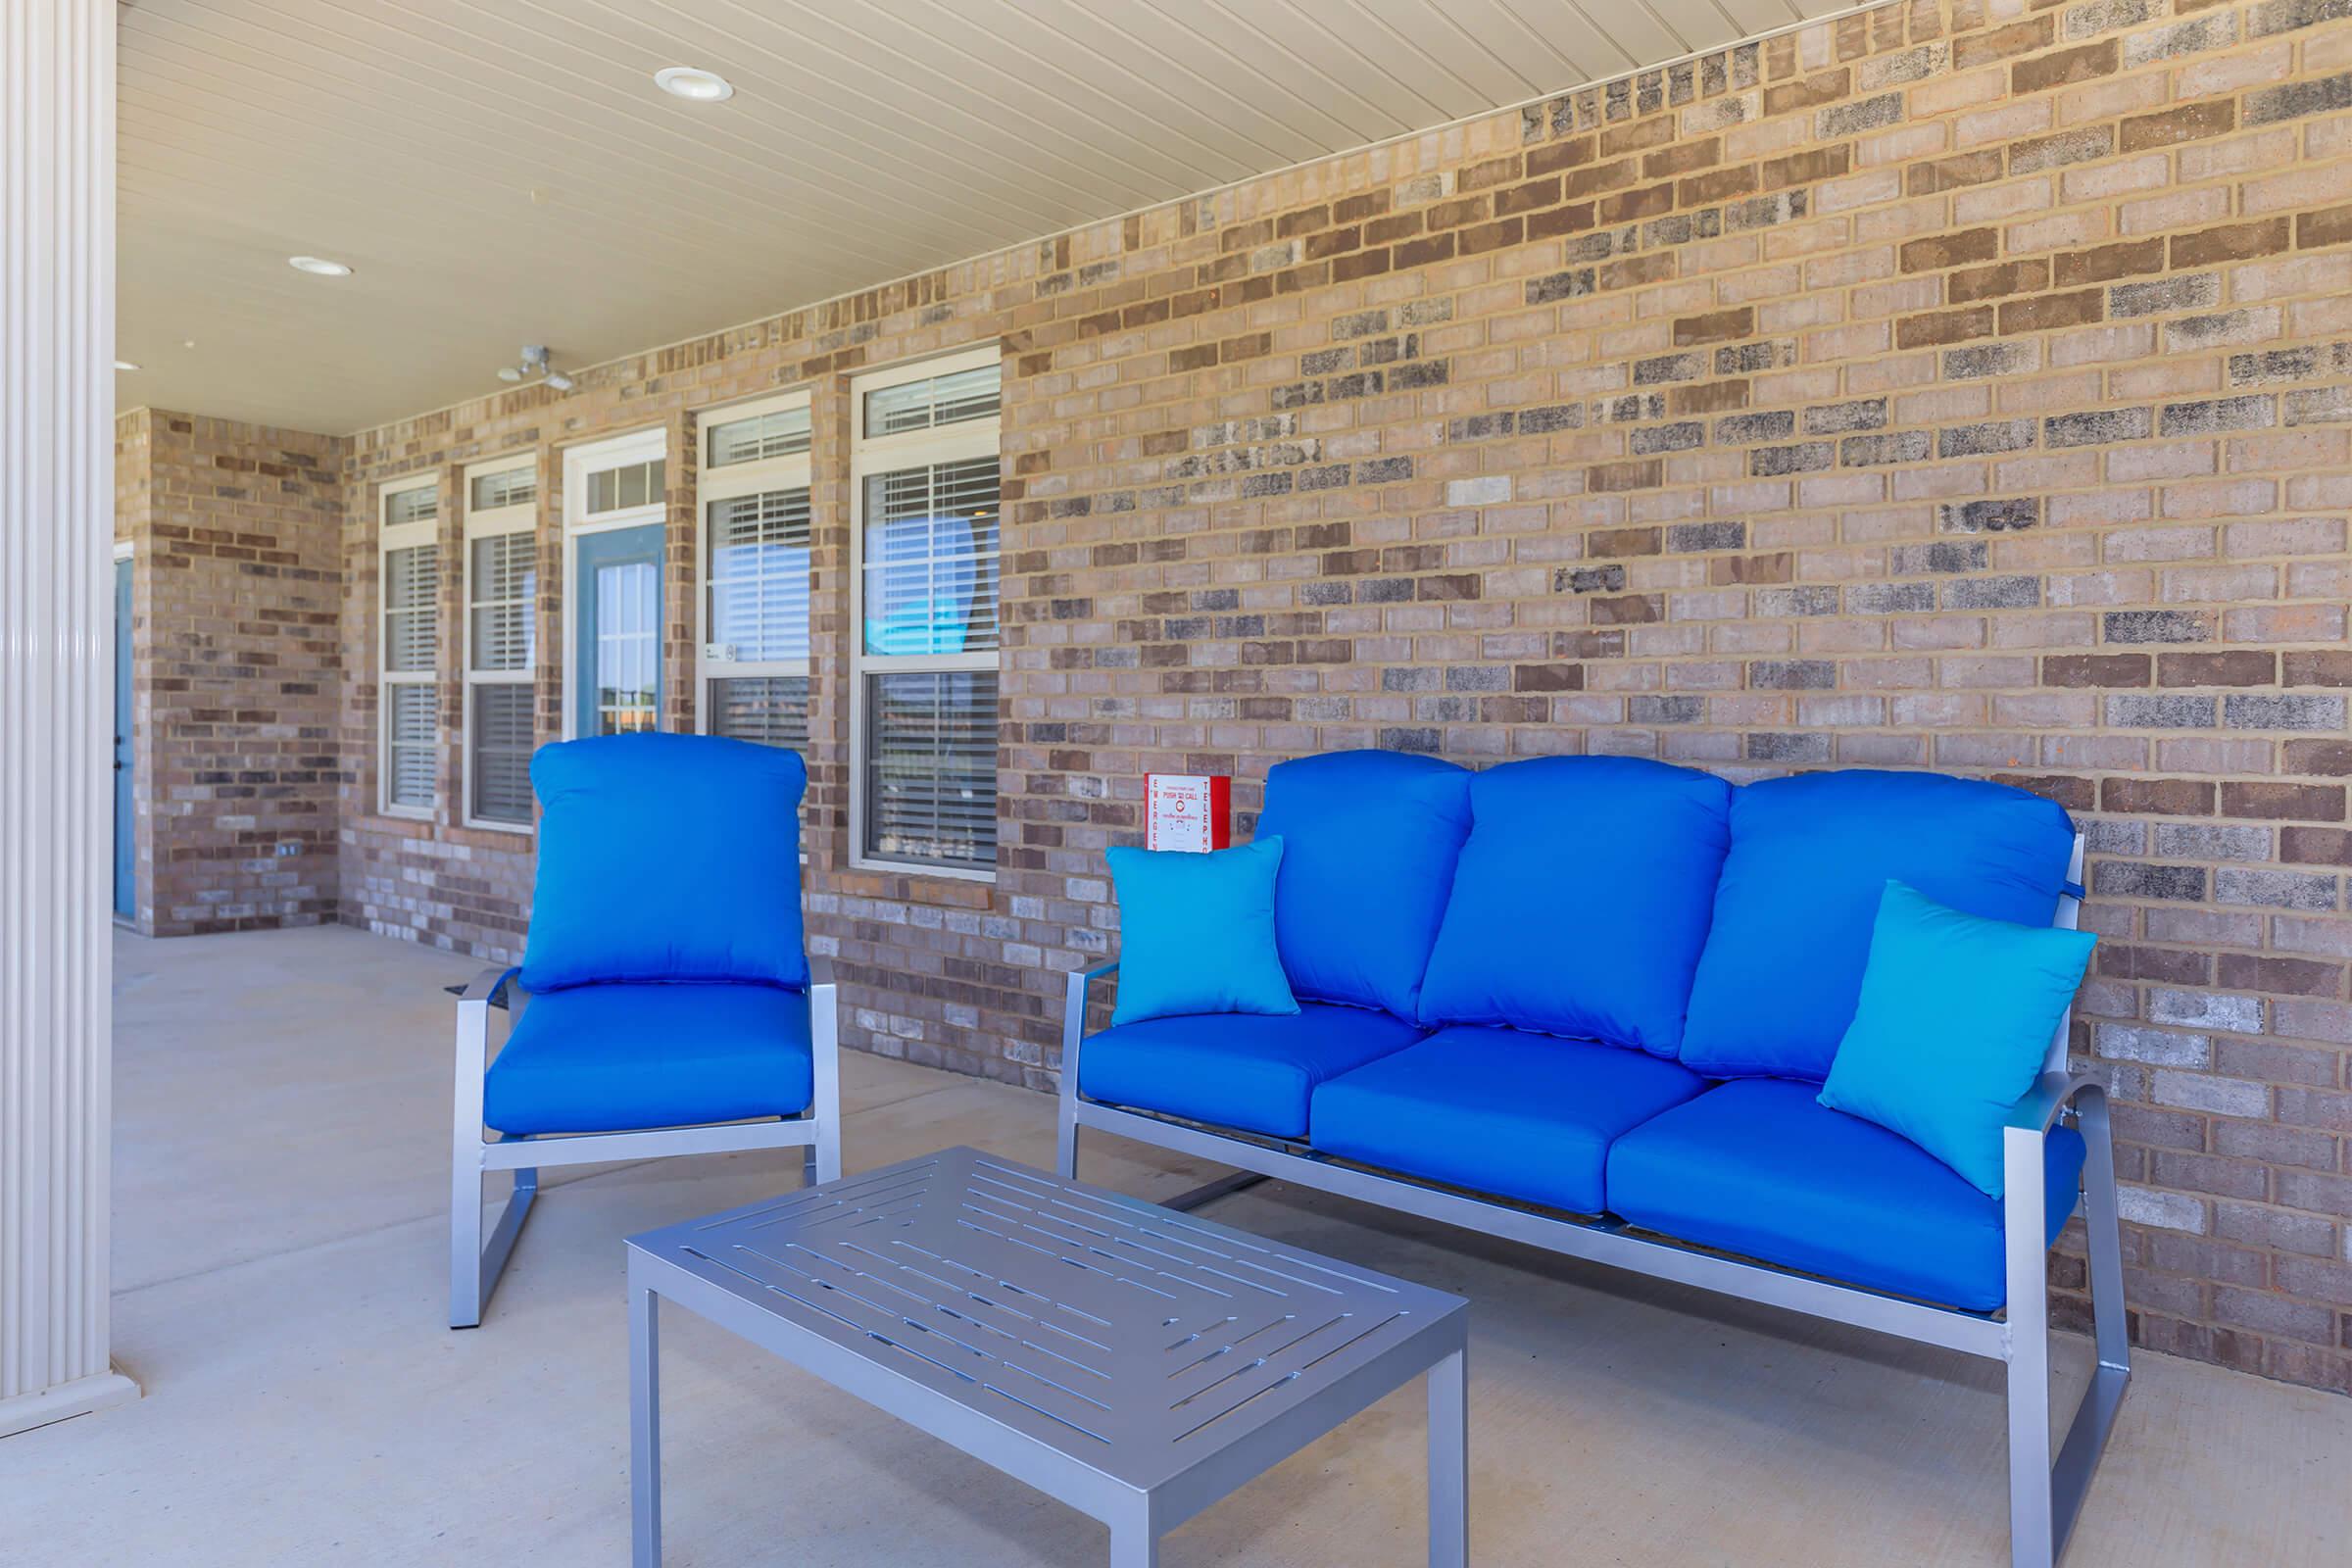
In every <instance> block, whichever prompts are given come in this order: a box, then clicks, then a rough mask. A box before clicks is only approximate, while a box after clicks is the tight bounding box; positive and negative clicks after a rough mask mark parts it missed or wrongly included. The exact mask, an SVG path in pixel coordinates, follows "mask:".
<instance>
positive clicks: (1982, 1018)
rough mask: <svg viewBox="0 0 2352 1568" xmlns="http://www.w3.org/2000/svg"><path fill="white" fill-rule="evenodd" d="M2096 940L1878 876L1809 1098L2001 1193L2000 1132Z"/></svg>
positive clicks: (2028, 1084)
mask: <svg viewBox="0 0 2352 1568" xmlns="http://www.w3.org/2000/svg"><path fill="white" fill-rule="evenodd" d="M2097 942H2098V938H2096V937H2094V936H2092V935H2091V934H2090V933H2089V932H2087V931H2061V930H2058V929H2057V928H2055V927H2052V926H2030V925H2017V924H2013V923H2012V922H2010V921H2007V920H1987V919H1984V918H1982V917H1980V916H1978V915H1973V914H1963V913H1962V912H1960V911H1959V910H1958V909H1949V908H1946V907H1943V906H1942V905H1940V904H1936V903H1935V902H1933V901H1932V900H1930V899H1927V898H1924V897H1922V896H1921V895H1920V893H1919V892H1918V891H1917V890H1916V889H1914V888H1912V887H1910V886H1908V885H1907V884H1905V883H1901V882H1888V883H1887V890H1886V892H1885V894H1884V895H1883V896H1882V897H1881V898H1880V900H1879V915H1878V920H1877V922H1876V924H1874V925H1873V926H1872V928H1871V937H1870V958H1869V961H1868V963H1867V964H1866V966H1865V967H1864V969H1863V971H1862V994H1861V998H1860V1001H1859V1002H1858V1003H1857V1005H1856V1006H1855V1008H1854V1021H1853V1022H1852V1023H1851V1024H1850V1025H1848V1026H1847V1028H1846V1031H1845V1038H1844V1039H1843V1040H1841V1041H1839V1042H1838V1054H1837V1057H1836V1059H1835V1060H1833V1061H1832V1062H1831V1064H1830V1076H1829V1078H1828V1080H1827V1081H1826V1082H1824V1083H1823V1084H1822V1086H1821V1095H1820V1100H1821V1103H1823V1104H1825V1105H1827V1106H1829V1107H1830V1108H1831V1109H1832V1110H1841V1111H1844V1112H1845V1113H1846V1114H1847V1115H1849V1116H1859V1117H1861V1118H1862V1119H1863V1120H1865V1121H1873V1122H1877V1123H1878V1124H1879V1125H1880V1126H1882V1127H1884V1128H1886V1129H1887V1131H1889V1132H1893V1133H1899V1134H1901V1135H1902V1136H1903V1137H1905V1138H1907V1139H1909V1140H1910V1141H1911V1142H1912V1143H1915V1144H1917V1145H1918V1146H1919V1147H1920V1148H1922V1149H1924V1150H1926V1151H1927V1152H1929V1153H1931V1154H1934V1155H1935V1156H1936V1158H1937V1159H1940V1160H1942V1161H1943V1162H1944V1163H1945V1164H1946V1165H1949V1166H1951V1167H1952V1169H1954V1170H1955V1171H1958V1172H1959V1173H1960V1174H1961V1175H1962V1176H1964V1177H1966V1178H1967V1179H1968V1182H1969V1185H1971V1186H1973V1187H1975V1188H1977V1189H1978V1190H1979V1191H1981V1192H1983V1193H1985V1194H1986V1195H1987V1196H1989V1197H1992V1198H1998V1197H2000V1196H2001V1193H2002V1188H2003V1186H2004V1185H2005V1184H2004V1182H2003V1179H2002V1170H2001V1128H2002V1126H2003V1124H2004V1123H2006V1122H2007V1121H2008V1119H2009V1110H2010V1107H2011V1106H2013V1105H2015V1104H2016V1103H2018V1101H2020V1100H2021V1099H2023V1098H2024V1097H2025V1094H2026V1091H2027V1090H2029V1089H2031V1088H2033V1087H2034V1079H2036V1078H2038V1077H2039V1076H2040V1075H2041V1064H2042V1059H2043V1056H2044V1054H2045V1053H2046V1052H2047V1051H2048V1050H2049V1045H2050V1037H2051V1036H2052V1035H2053V1034H2054V1033H2055V1032H2056V1031H2057V1028H2058V1020H2059V1019H2060V1018H2062V1017H2064V1016H2065V1015H2066V1008H2067V1005H2068V1004H2069V1003H2071V1002H2072V1001H2073V1000H2074V996H2075V990H2076V988H2077V987H2079V986H2080V985H2082V971H2083V969H2084V968H2085V967H2086V966H2087V965H2088V964H2089V962H2090V950H2091V948H2092V947H2093V946H2094V945H2096V943H2097Z"/></svg>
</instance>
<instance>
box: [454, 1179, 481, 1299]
mask: <svg viewBox="0 0 2352 1568" xmlns="http://www.w3.org/2000/svg"><path fill="white" fill-rule="evenodd" d="M466 1153H467V1152H466V1148H465V1146H464V1145H460V1146H458V1148H457V1149H455V1150H454V1151H453V1152H452V1153H451V1156H450V1162H449V1326H450V1327H451V1328H453V1329H470V1328H478V1327H480V1325H481V1321H482V1167H481V1164H480V1161H479V1159H478V1157H477V1158H475V1159H471V1160H469V1159H467V1157H466Z"/></svg>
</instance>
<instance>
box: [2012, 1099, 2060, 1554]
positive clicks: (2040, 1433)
mask: <svg viewBox="0 0 2352 1568" xmlns="http://www.w3.org/2000/svg"><path fill="white" fill-rule="evenodd" d="M2002 1178H2003V1181H2004V1182H2005V1184H2006V1187H2007V1191H2006V1193H2005V1194H2004V1195H2003V1212H2002V1231H2003V1246H2004V1249H2005V1254H2006V1260H2007V1276H2008V1296H2009V1305H2008V1345H2007V1356H2006V1359H2007V1361H2008V1364H2009V1387H2008V1396H2009V1400H2008V1402H2009V1561H2010V1563H2011V1565H2012V1568H2051V1562H2052V1559H2053V1557H2054V1555H2055V1551H2054V1545H2055V1537H2054V1535H2053V1533H2052V1530H2051V1511H2050V1287H2049V1263H2048V1247H2047V1246H2046V1242H2045V1235H2044V1231H2043V1226H2044V1223H2045V1221H2044V1219H2043V1215H2044V1214H2045V1213H2046V1212H2047V1209H2046V1207H2045V1205H2044V1203H2043V1190H2044V1187H2045V1185H2046V1181H2047V1178H2046V1176H2045V1174H2044V1169H2043V1165H2042V1138H2041V1136H2040V1135H2039V1134H2038V1133H2032V1134H2029V1133H2026V1132H2024V1130H2023V1129H2020V1128H2015V1127H2012V1128H2010V1129H2008V1131H2007V1133H2006V1134H2005V1135H2004V1139H2003V1145H2002Z"/></svg>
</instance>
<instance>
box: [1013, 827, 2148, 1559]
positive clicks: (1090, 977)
mask: <svg viewBox="0 0 2352 1568" xmlns="http://www.w3.org/2000/svg"><path fill="white" fill-rule="evenodd" d="M2067 875H2068V877H2069V879H2070V880H2072V881H2073V882H2075V883H2077V884H2078V885H2079V884H2080V883H2081V881H2082V837H2081V835H2079V834H2078V835H2077V836H2076V839H2075V848H2074V855H2073V858H2072V860H2071V861H2070V864H2069V868H2068V872H2067ZM2080 909H2081V906H2080V903H2079V901H2078V900H2076V899H2075V898H2073V897H2071V896H2068V897H2062V898H2061V899H2060V900H2059V901H2058V910H2057V917H2056V918H2055V919H2054V920H2053V921H2052V924H2053V925H2056V926H2058V927H2060V928H2062V929H2065V930H2070V931H2071V930H2073V929H2075V926H2076V922H2077V920H2078V918H2079V914H2080ZM1117 968H1118V962H1117V960H1116V959H1113V960H1112V961H1110V962H1108V963H1104V964H1101V965H1099V966H1097V967H1095V968H1093V969H1087V970H1083V971H1073V972H1072V973H1071V975H1070V977H1069V989H1068V994H1067V998H1066V1002H1065V1005H1064V1008H1063V1012H1062V1031H1061V1102H1060V1115H1059V1126H1058V1133H1059V1137H1058V1141H1057V1144H1056V1151H1055V1153H1056V1160H1057V1167H1056V1168H1057V1170H1058V1173H1059V1174H1060V1175H1061V1176H1062V1177H1063V1178H1064V1179H1066V1180H1075V1179H1076V1178H1077V1174H1078V1130H1079V1129H1080V1128H1082V1127H1092V1128H1096V1129H1099V1130H1101V1131H1103V1132H1110V1133H1117V1134H1119V1135H1120V1136H1122V1137H1125V1138H1132V1139H1135V1140H1136V1141H1137V1142H1139V1143H1146V1144H1152V1145H1156V1146H1157V1147H1159V1148H1162V1149H1168V1150H1173V1151H1175V1152H1178V1153H1181V1154H1186V1155H1189V1156H1192V1157H1194V1158H1197V1159H1206V1160H1212V1161H1215V1162H1217V1163H1219V1164H1224V1165H1230V1166H1236V1167H1239V1168H1240V1170H1241V1171H1242V1172H1244V1174H1242V1175H1240V1176H1235V1177H1227V1178H1224V1179H1222V1180H1220V1181H1218V1182H1215V1183H1212V1184H1210V1185H1209V1186H1207V1187H1204V1188H1201V1189H1200V1190H1198V1191H1197V1192H1195V1193H1191V1194H1187V1195H1185V1196H1184V1197H1183V1198H1181V1199H1178V1200H1176V1201H1173V1202H1170V1203H1168V1204H1167V1205H1166V1206H1169V1207H1189V1206H1192V1205H1193V1204H1196V1203H1199V1202H1202V1201H1208V1200H1209V1199H1211V1198H1215V1197H1218V1196H1221V1195H1223V1194H1224V1193H1228V1192H1232V1191H1235V1190H1237V1189H1239V1188H1242V1187H1246V1186H1250V1185H1252V1184H1254V1183H1255V1182H1257V1181H1261V1180H1264V1179H1267V1178H1269V1177H1270V1178H1274V1179H1277V1180H1281V1181H1289V1182H1297V1183H1298V1184H1299V1185H1300V1186H1302V1187H1312V1188H1315V1189H1318V1190H1320V1191H1322V1192H1327V1193H1336V1194H1338V1195H1339V1196H1341V1197H1343V1198H1352V1199H1355V1200H1358V1201H1362V1202H1367V1203H1377V1204H1380V1205H1382V1206H1384V1207H1388V1208H1395V1209H1400V1210H1402V1211H1404V1212H1406V1213H1409V1214H1418V1215H1420V1216H1421V1217H1423V1218H1425V1219H1434V1220H1442V1221H1445V1222H1446V1223H1447V1224H1452V1225H1461V1226H1464V1227H1466V1228H1468V1229H1471V1230H1475V1231H1481V1232H1484V1233H1485V1234H1487V1235H1490V1236H1502V1237H1507V1238H1509V1239H1510V1240H1512V1241H1517V1242H1524V1243H1526V1244H1527V1245H1529V1246H1531V1247H1540V1248H1543V1249H1544V1250H1547V1251H1553V1252H1559V1253H1562V1254H1564V1255H1566V1256H1569V1257H1577V1258H1583V1259H1585V1260H1587V1261H1589V1262H1594V1263H1605V1264H1608V1265H1609V1266H1611V1267H1613V1268H1622V1269H1630V1270H1632V1271H1633V1272H1635V1273H1637V1274H1646V1275H1649V1276H1651V1277H1652V1278H1656V1279H1664V1280H1672V1281H1674V1282H1676V1283H1677V1284H1682V1285H1691V1286H1696V1287H1697V1288H1699V1289H1701V1290H1708V1291H1714V1292H1716V1293H1718V1294H1720V1295H1724V1296H1732V1297H1738V1298H1739V1299H1742V1300H1748V1301H1759V1302H1762V1303H1764V1304H1766V1305H1769V1306H1778V1307H1784V1308H1786V1309H1788V1310H1789V1311H1792V1312H1803V1313H1806V1314H1808V1315H1810V1316H1813V1317H1819V1318H1828V1319H1830V1320H1832V1321H1834V1322H1838V1323H1850V1324H1853V1325H1854V1326H1856V1327H1857V1328H1865V1329H1872V1330H1875V1331H1877V1332H1879V1333H1882V1334H1891V1335H1893V1336H1895V1337H1896V1338H1898V1339H1904V1340H1912V1341H1915V1342H1917V1343H1919V1344H1922V1345H1937V1346H1942V1347H1943V1348H1946V1349H1952V1350H1960V1351H1964V1352H1965V1353H1967V1354H1970V1355H1979V1356H1984V1357H1985V1358H1986V1359H1988V1360H1995V1361H1999V1362H2002V1363H2003V1364H2004V1365H2005V1366H2006V1367H2007V1368H2008V1391H2007V1392H2008V1409H2009V1555H2010V1562H2011V1564H2012V1565H2013V1568H2052V1565H2053V1564H2054V1563H2056V1561H2057V1560H2058V1558H2059V1556H2060V1554H2062V1553H2063V1552H2064V1551H2065V1549H2066V1542H2067V1537H2068V1536H2069V1535H2070V1534H2071V1533H2072V1532H2073V1530H2074V1526H2075V1520H2076V1518H2077V1517H2078V1515H2079V1514H2080V1513H2081V1511H2082V1499H2083V1497H2084V1495H2085V1494H2087V1493H2088V1491H2089V1489H2090V1478H2091V1475H2092V1473H2093V1472H2094V1471H2095V1470H2096V1469H2097V1467H2098V1462H2099V1455H2100V1453H2101V1451H2102V1450H2103V1449H2104V1448H2105V1447H2106V1446H2107V1438H2108V1434H2109V1433H2110V1432H2111V1431H2112V1430H2113V1429H2114V1426H2115V1416H2116V1411H2117V1409H2118V1407H2119V1406H2120V1405H2121V1404H2122V1402H2123V1397H2124V1389H2125V1387H2126V1385H2127V1384H2129V1383H2130V1381H2131V1344H2130V1338H2129V1335H2128V1333H2127V1330H2126V1326H2125V1319H2124V1264H2123V1248H2122V1240H2121V1235H2120V1232H2119V1230H2118V1227H2117V1214H2116V1197H2115V1142H2114V1136H2113V1133H2112V1131H2111V1128H2110V1125H2109V1121H2108V1111H2107V1092H2106V1089H2105V1088H2104V1087H2103V1086H2102V1085H2101V1084H2100V1083H2099V1082H2098V1081H2097V1080H2096V1079H2093V1078H2089V1077H2085V1076H2082V1075H2080V1074H2076V1073H2072V1072H2070V1071H2069V1070H2068V1066H2067V1032H2068V1024H2069V1022H2071V1017H2072V1014H2071V1012H2070V1014H2069V1017H2068V1018H2066V1019H2061V1020H2060V1022H2059V1025H2058V1028H2057V1031H2056V1033H2055V1034H2054V1035H2053V1037H2052V1038H2051V1041H2050V1046H2049V1051H2048V1053H2047V1054H2046V1055H2045V1056H2044V1058H2043V1071H2042V1076H2041V1078H2040V1080H2039V1081H2038V1082H2037V1083H2036V1084H2035V1086H2034V1089H2033V1090H2032V1092H2030V1093H2029V1094H2028V1095H2027V1096H2026V1098H2025V1099H2024V1100H2023V1101H2021V1102H2019V1103H2018V1105H2017V1107H2016V1108H2015V1110H2013V1111H2012V1112H2011V1114H2010V1118H2009V1124H2008V1127H2007V1128H2006V1130H2005V1132H2004V1134H2003V1140H2002V1159H2003V1170H2004V1177H2005V1181H2006V1184H2007V1195H2006V1197H2005V1198H2004V1200H2003V1221H2004V1225H2005V1235H2006V1238H2007V1241H2006V1258H2007V1265H2008V1300H2009V1305H2008V1307H2007V1309H2006V1310H2005V1311H2000V1312H1972V1311H1965V1310H1962V1309H1960V1308H1957V1307H1948V1306H1936V1305H1934V1304H1932V1303H1930V1302H1926V1301H1921V1300H1914V1299H1910V1298H1907V1297H1900V1296H1892V1295H1888V1294H1887V1293H1885V1292H1881V1291H1873V1290H1867V1289H1863V1288H1860V1287H1857V1286H1852V1285H1840V1284H1838V1283H1836V1282H1835V1281H1832V1280H1827V1279H1822V1278H1819V1277H1816V1276H1814V1275H1809V1274H1799V1273H1795V1272H1792V1271H1790V1270H1788V1269H1783V1268H1778V1267H1775V1266H1773V1265H1772V1264H1769V1263H1759V1262H1751V1261H1747V1260H1744V1259H1740V1258H1736V1257H1729V1256H1725V1255H1723V1254H1721V1253H1717V1252H1710V1251H1704V1250H1699V1249H1697V1248H1694V1247H1691V1246H1687V1245H1685V1244H1683V1243H1680V1242H1676V1241H1674V1240H1672V1239H1670V1238H1667V1237H1662V1236H1653V1235H1645V1234H1642V1233H1639V1232H1637V1231H1635V1230H1634V1229H1633V1228H1632V1227H1631V1226H1629V1225H1627V1224H1625V1223H1624V1222H1623V1221H1620V1220H1614V1219H1607V1218H1595V1219H1573V1218H1564V1217H1559V1216H1556V1215H1554V1214H1551V1213H1546V1212H1540V1211H1538V1210H1535V1209H1533V1208H1529V1207H1526V1206H1522V1205H1519V1204H1514V1203H1510V1202H1507V1201H1497V1200H1491V1199H1484V1198H1478V1197H1474V1196H1471V1195H1469V1194H1465V1193H1461V1192H1456V1191H1453V1190H1450V1189H1445V1188H1439V1187H1434V1186H1429V1185H1426V1184H1423V1183H1420V1182H1416V1181H1414V1180H1412V1179H1411V1178H1410V1177H1405V1176H1398V1175H1393V1174H1386V1173H1382V1172H1379V1171H1374V1170H1369V1169H1365V1168H1363V1167H1361V1166H1356V1165H1349V1164H1346V1163H1343V1162H1341V1161H1339V1160H1336V1159H1334V1158H1332V1157H1331V1156H1329V1155H1327V1154H1322V1153H1318V1152H1315V1151H1314V1150H1312V1149H1309V1148H1306V1147H1304V1146H1302V1145H1299V1144H1292V1143H1279V1142H1265V1141H1258V1140H1254V1139H1251V1138H1249V1137H1245V1136H1241V1135H1236V1134H1231V1133H1225V1132H1219V1131H1216V1130H1213V1129H1210V1128H1206V1127H1202V1126H1199V1125H1196V1124H1194V1123H1190V1122H1184V1121H1178V1120H1174V1119H1171V1118H1168V1117H1164V1116H1157V1115H1153V1114H1152V1113H1150V1112H1145V1111H1135V1110H1122V1109H1119V1108H1117V1107H1115V1106H1112V1105H1107V1104H1103V1103H1097V1102H1095V1101H1091V1100H1087V1099H1084V1098H1083V1097H1081V1096H1080V1095H1079V1093H1078V1056H1079V1052H1080V1049H1081V1047H1082V1046H1083V1045H1084V1043H1085V1035H1086V1009H1087V1003H1088V999H1089V992H1090V988H1091V987H1092V986H1093V984H1094V982H1096V981H1097V980H1100V979H1103V977H1105V976H1107V975H1109V974H1110V973H1112V972H1113V971H1114V970H1116V969H1117ZM2061 1118H2066V1119H2069V1120H2071V1121H2072V1123H2073V1124H2074V1125H2075V1126H2076V1127H2077V1128H2078V1129H2079V1130H2080V1131H2081V1133H2082V1139H2083V1142H2084V1144H2085V1145H2086V1146H2087V1147H2088V1151H2089V1157H2088V1159H2087V1160H2086V1162H2085V1164H2084V1166H2083V1170H2082V1198H2081V1200H2080V1206H2081V1209H2082V1216H2083V1224H2084V1228H2085V1231H2086V1233H2087V1236H2086V1240H2087V1249H2088V1251H2089V1256H2090V1286H2091V1317H2092V1326H2093V1331H2094V1342H2095V1345H2096V1348H2097V1354H2098V1365H2097V1367H2096V1369H2095V1370H2094V1372H2093V1373H2092V1375H2091V1381H2090V1386H2089V1387H2088V1388H2087V1389H2086V1390H2085V1391H2084V1393H2083V1397H2082V1403H2081V1405H2080V1406H2079V1407H2078V1408H2077V1410H2076V1412H2075V1416H2074V1419H2073V1421H2072V1422H2071V1423H2070V1425H2069V1426H2068V1428H2067V1432H2066V1437H2065V1441H2064V1442H2063V1443H2062V1444H2061V1445H2060V1446H2059V1447H2058V1450H2057V1452H2056V1454H2055V1456H2054V1457H2053V1455H2052V1452H2051V1444H2050V1343H2049V1296H2048V1290H2047V1277H2048V1276H2047V1268H2048V1264H2047V1260H2046V1259H2047V1252H2048V1249H2047V1247H2045V1246H2044V1245H2043V1240H2042V1238H2043V1229H2044V1226H2045V1224H2046V1223H2047V1221H2046V1219H2045V1213H2046V1207H2045V1202H2044V1198H2045V1193H2044V1187H2045V1178H2044V1165H2043V1154H2042V1143H2043V1139H2044V1137H2045V1135H2046V1134H2047V1133H2048V1132H2049V1130H2050V1128H2051V1127H2052V1126H2054V1125H2056V1124H2057V1123H2058V1122H2059V1120H2060V1119H2061Z"/></svg>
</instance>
